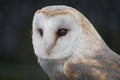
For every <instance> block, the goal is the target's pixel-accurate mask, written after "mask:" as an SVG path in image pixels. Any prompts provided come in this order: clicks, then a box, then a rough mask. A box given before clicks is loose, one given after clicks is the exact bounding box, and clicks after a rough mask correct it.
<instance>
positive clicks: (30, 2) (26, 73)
mask: <svg viewBox="0 0 120 80" xmlns="http://www.w3.org/2000/svg"><path fill="white" fill-rule="evenodd" d="M57 4H59V5H60V4H62V5H68V6H71V7H74V8H76V9H78V10H79V11H81V12H82V13H83V14H84V15H85V16H86V17H87V18H88V19H89V20H90V21H91V23H92V24H93V25H94V26H95V28H96V29H97V31H98V32H99V34H100V35H101V36H102V38H103V39H104V41H105V42H106V44H107V45H108V46H109V47H110V48H111V49H112V50H113V51H115V52H117V53H118V54H120V0H0V80H49V79H48V77H47V76H46V75H45V73H44V72H43V70H42V69H41V68H40V66H39V64H38V63H37V58H36V56H35V54H34V51H33V48H32V40H31V33H32V32H31V30H32V26H31V25H32V18H33V15H34V12H35V11H36V10H38V9H40V8H42V7H45V6H49V5H57Z"/></svg>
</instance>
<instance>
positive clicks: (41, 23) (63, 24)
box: [36, 13, 77, 30]
mask: <svg viewBox="0 0 120 80" xmlns="http://www.w3.org/2000/svg"><path fill="white" fill-rule="evenodd" d="M36 15H37V19H38V20H37V21H38V22H37V24H38V26H37V27H38V28H44V29H45V28H47V29H52V30H54V29H56V28H70V27H71V26H73V25H76V21H77V20H76V19H75V17H74V16H73V15H70V14H68V13H66V14H56V15H54V16H51V17H48V16H47V15H46V14H44V13H37V14H36ZM71 28H72V27H71Z"/></svg>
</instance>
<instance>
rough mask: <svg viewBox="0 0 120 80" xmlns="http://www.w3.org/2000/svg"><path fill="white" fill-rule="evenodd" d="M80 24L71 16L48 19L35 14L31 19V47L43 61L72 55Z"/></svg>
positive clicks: (57, 16) (63, 15) (42, 15)
mask: <svg viewBox="0 0 120 80" xmlns="http://www.w3.org/2000/svg"><path fill="white" fill-rule="evenodd" d="M79 26H80V23H79V22H78V21H77V20H76V19H75V17H74V16H72V15H65V14H60V15H55V16H52V17H48V16H46V15H45V14H43V13H36V14H35V16H34V19H33V35H32V39H33V47H34V50H35V54H36V55H37V56H38V57H40V58H43V59H64V58H67V57H68V56H70V55H72V53H73V51H74V48H75V42H76V39H77V37H78V33H79V34H80V32H81V31H80V27H79Z"/></svg>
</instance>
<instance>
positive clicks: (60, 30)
mask: <svg viewBox="0 0 120 80" xmlns="http://www.w3.org/2000/svg"><path fill="white" fill-rule="evenodd" d="M67 31H68V30H67V29H64V28H63V29H59V30H58V31H57V35H58V36H65V35H66V34H67Z"/></svg>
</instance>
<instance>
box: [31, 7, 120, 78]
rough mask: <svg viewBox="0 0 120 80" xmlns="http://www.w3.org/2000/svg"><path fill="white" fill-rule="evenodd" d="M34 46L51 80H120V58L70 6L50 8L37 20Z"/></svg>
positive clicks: (46, 8) (39, 15)
mask: <svg viewBox="0 0 120 80" xmlns="http://www.w3.org/2000/svg"><path fill="white" fill-rule="evenodd" d="M32 39H33V47H34V51H35V54H36V55H37V57H38V62H39V63H40V65H41V66H42V68H43V69H44V71H45V72H46V73H47V74H48V76H49V77H50V79H51V80H119V79H120V56H119V55H117V54H116V53H115V52H113V51H112V50H110V49H109V48H108V47H107V45H106V44H105V43H104V41H103V40H102V38H101V37H100V36H99V34H98V33H97V31H96V30H95V29H94V27H93V25H92V24H91V23H90V22H89V21H88V19H87V18H86V17H85V16H83V15H82V14H81V13H80V12H79V11H77V10H75V9H74V8H71V7H68V6H63V5H61V6H48V7H45V8H42V9H40V10H38V11H37V12H36V13H35V16H34V19H33V35H32Z"/></svg>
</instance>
